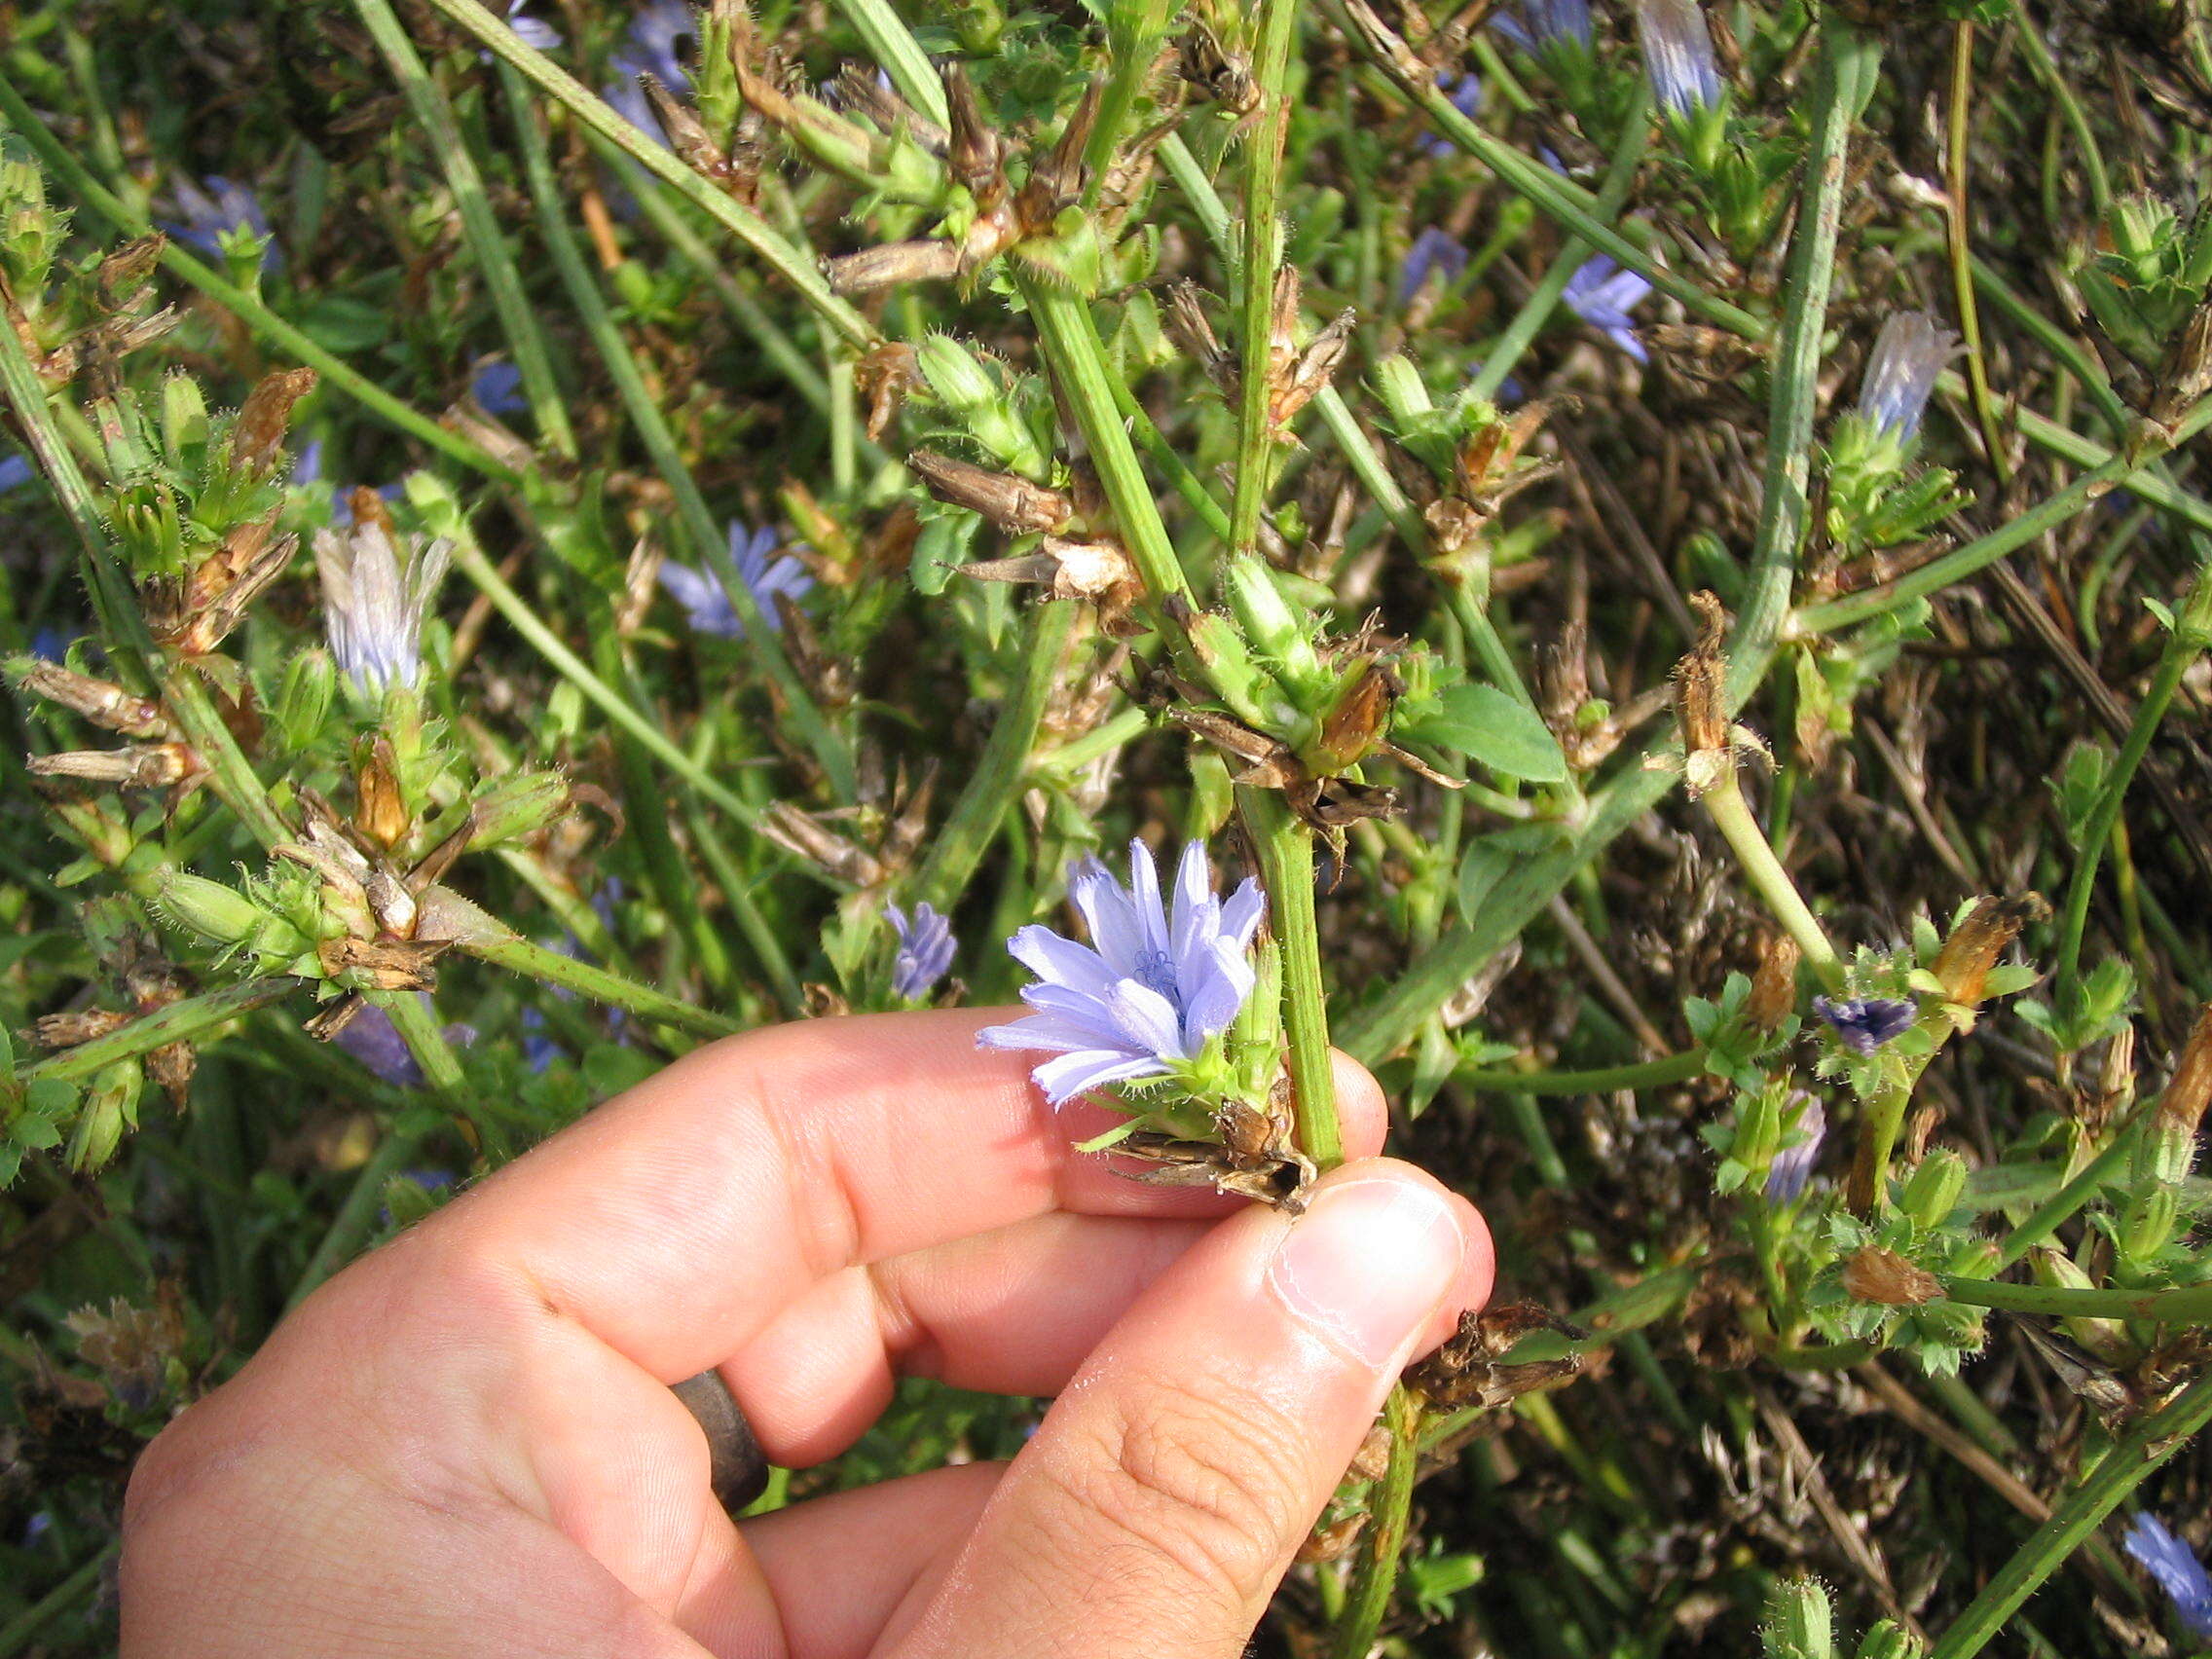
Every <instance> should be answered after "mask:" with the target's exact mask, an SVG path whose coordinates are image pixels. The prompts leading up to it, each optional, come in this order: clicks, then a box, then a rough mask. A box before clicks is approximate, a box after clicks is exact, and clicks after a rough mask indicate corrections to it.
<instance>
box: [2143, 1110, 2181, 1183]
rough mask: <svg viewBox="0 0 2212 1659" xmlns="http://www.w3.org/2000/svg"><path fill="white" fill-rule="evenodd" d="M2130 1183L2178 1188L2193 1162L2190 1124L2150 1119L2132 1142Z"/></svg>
mask: <svg viewBox="0 0 2212 1659" xmlns="http://www.w3.org/2000/svg"><path fill="white" fill-rule="evenodd" d="M2131 1162H2132V1164H2133V1169H2132V1174H2133V1185H2135V1186H2137V1187H2141V1188H2150V1187H2178V1186H2179V1185H2180V1184H2181V1183H2182V1182H2183V1181H2185V1180H2187V1179H2188V1178H2189V1172H2190V1170H2191V1169H2192V1168H2193V1167H2194V1165H2195V1162H2196V1130H2195V1128H2194V1125H2191V1124H2165V1123H2160V1122H2159V1121H2158V1120H2157V1119H2156V1118H2154V1119H2152V1120H2151V1124H2150V1126H2149V1127H2148V1128H2146V1129H2145V1130H2144V1132H2143V1134H2142V1136H2141V1137H2140V1138H2139V1139H2138V1140H2137V1141H2136V1143H2135V1155H2134V1158H2133V1159H2132V1160H2131Z"/></svg>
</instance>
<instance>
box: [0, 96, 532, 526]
mask: <svg viewBox="0 0 2212 1659" xmlns="http://www.w3.org/2000/svg"><path fill="white" fill-rule="evenodd" d="M0 114H5V115H6V116H7V118H8V125H9V127H10V128H11V129H14V130H15V132H16V133H17V134H18V136H20V137H21V138H22V139H23V141H24V142H25V143H27V144H28V145H30V147H31V148H32V149H33V150H34V151H36V152H37V154H38V158H39V162H40V164H41V165H42V166H45V168H46V169H47V171H48V173H49V174H51V175H52V176H54V177H55V178H57V179H59V180H60V181H61V183H62V185H63V186H64V187H65V188H66V189H67V190H68V192H69V194H70V195H71V196H73V197H75V198H76V199H77V201H78V202H80V203H83V204H84V205H85V206H87V207H90V208H91V209H92V211H93V212H94V213H96V214H98V215H99V216H100V217H101V218H103V219H105V220H106V221H107V222H108V223H109V224H110V225H111V226H113V227H114V228H115V229H116V230H117V231H119V232H121V233H122V234H123V235H125V236H128V237H147V236H151V235H153V234H154V226H153V223H152V222H151V221H150V220H149V219H148V218H147V217H146V215H145V214H143V213H141V212H139V211H137V210H136V209H135V208H133V207H131V206H129V205H128V204H127V203H125V202H124V201H123V199H122V198H120V197H118V196H117V195H115V193H114V192H112V191H110V190H109V189H107V187H106V186H104V185H102V184H101V183H100V182H99V180H98V179H96V178H94V177H93V176H92V173H91V171H90V170H88V169H87V168H86V167H85V166H83V165H82V164H80V163H79V162H78V161H77V159H76V158H75V157H74V156H72V155H70V153H69V152H68V150H67V149H66V148H64V147H63V145H62V143H61V141H60V140H59V139H57V138H55V135H54V134H53V133H52V132H51V131H49V130H48V129H47V128H46V125H45V123H43V122H41V121H40V120H39V118H38V117H37V116H36V115H35V114H33V113H32V111H31V107H30V105H28V104H26V103H25V102H24V101H23V99H22V95H21V94H20V93H19V92H17V91H16V89H15V88H14V86H12V85H11V84H10V83H9V81H8V78H7V77H6V76H4V75H0ZM162 265H163V268H164V269H165V270H166V271H168V272H170V273H171V274H172V275H174V276H178V277H181V278H182V279H183V280H184V281H186V282H188V283H190V284H191V285H192V286H193V287H195V288H197V289H199V290H200V292H202V293H203V294H205V295H206V296H207V297H208V298H209V299H210V300H212V301H214V302H215V304H217V305H219V306H221V307H222V308H223V309H224V310H225V311H227V312H229V313H231V314H232V315H233V316H235V317H237V318H238V319H239V320H240V322H242V323H244V324H245V325H246V327H247V328H248V329H250V330H251V331H252V332H253V333H254V334H256V335H258V336H259V337H260V338H261V339H262V340H263V341H264V342H266V343H267V344H268V345H270V346H273V347H275V348H276V350H279V351H281V352H283V353H284V354H285V355H286V356H288V357H290V358H291V359H292V360H293V361H295V362H299V363H304V364H306V365H307V366H308V367H309V368H311V369H313V370H314V371H315V373H317V374H318V375H320V376H321V377H322V378H323V379H324V380H325V381H327V382H329V383H330V384H331V385H332V386H334V387H337V388H338V389H339V390H341V391H343V392H345V393H346V395H347V396H349V397H350V398H352V399H353V400H354V401H355V402H356V403H358V404H360V405H361V407H362V408H364V409H366V410H368V411H369V412H370V413H371V414H373V415H376V416H378V417H379V418H380V419H382V420H384V421H386V422H387V423H389V424H391V425H393V426H395V427H397V428H398V429H399V430H400V431H402V432H405V433H406V434H407V435H408V436H409V437H411V438H414V439H416V440H418V441H419V442H421V443H423V444H424V445H425V446H427V447H428V448H430V449H432V450H435V451H437V452H438V453H439V454H440V455H443V456H445V457H446V458H447V459H449V460H452V461H459V462H460V463H461V465H463V466H465V467H468V468H469V469H470V470H472V471H474V472H476V473H478V474H480V475H481V476H483V477H486V478H490V479H494V480H496V481H498V482H499V483H501V484H509V485H512V484H519V483H521V482H522V475H521V474H520V473H518V472H516V471H515V470H514V468H513V467H511V466H508V465H507V464H506V463H505V462H504V461H498V460H497V459H495V458H494V457H493V455H492V454H491V452H490V451H488V450H486V449H484V448H483V446H481V445H479V444H474V443H471V442H469V440H468V439H466V438H464V437H462V436H461V434H460V433H458V432H451V431H448V430H447V429H446V428H445V427H443V426H441V425H439V424H438V423H437V422H436V421H434V420H432V419H431V418H430V417H428V416H427V415H424V414H423V413H421V412H420V411H419V410H416V409H412V408H410V407H409V406H408V405H407V404H405V403H403V402H401V401H400V400H399V399H398V398H396V397H394V396H392V395H391V393H390V392H388V391H386V390H385V389H384V388H383V387H379V386H377V385H375V384H374V383H372V382H371V381H370V380H368V379H367V377H365V376H363V375H361V374H359V373H358V372H356V371H355V370H354V369H353V368H351V367H350V365H348V364H347V363H346V362H345V360H344V359H342V358H340V357H338V356H337V355H335V354H334V353H332V352H330V351H327V350H324V349H323V348H322V347H320V346H318V345H316V344H315V342H314V341H313V339H311V338H310V337H309V336H308V335H307V334H305V333H303V332H302V331H300V330H299V329H297V328H294V327H293V326H292V325H291V324H290V323H288V322H286V321H285V320H284V319H283V318H282V317H280V316H278V315H277V314H276V313H275V312H274V311H272V310H270V308H269V307H268V305H267V304H265V303H264V302H263V301H262V300H261V299H260V298H258V297H257V296H256V295H253V294H250V293H248V292H247V291H246V290H245V289H243V288H241V287H240V286H239V285H238V284H237V283H235V282H231V281H228V280H226V279H225V278H224V277H222V276H219V275H217V274H216V272H215V271H214V270H213V269H212V268H211V267H209V266H207V265H204V264H203V263H202V262H201V261H200V260H198V259H196V258H194V257H193V256H192V255H191V254H190V253H187V252H186V251H185V250H184V249H182V248H180V247H179V246H177V244H176V243H175V242H170V243H169V244H168V245H167V246H166V247H164V248H163V249H162Z"/></svg>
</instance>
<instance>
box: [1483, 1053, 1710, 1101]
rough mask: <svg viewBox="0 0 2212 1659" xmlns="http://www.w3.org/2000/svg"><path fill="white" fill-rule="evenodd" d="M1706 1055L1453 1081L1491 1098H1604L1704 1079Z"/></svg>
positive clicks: (1489, 1073)
mask: <svg viewBox="0 0 2212 1659" xmlns="http://www.w3.org/2000/svg"><path fill="white" fill-rule="evenodd" d="M1704 1071H1705V1051H1704V1050H1703V1049H1690V1050H1687V1051H1684V1052H1682V1053H1679V1054H1664V1055H1661V1056H1660V1057H1659V1058H1658V1059H1656V1060H1640V1061H1638V1062H1637V1063H1636V1064H1634V1065H1623V1066H1597V1067H1594V1068H1592V1069H1591V1070H1588V1071H1559V1072H1545V1071H1531V1072H1515V1071H1483V1070H1473V1069H1469V1070H1466V1071H1456V1072H1454V1073H1453V1074H1452V1081H1453V1082H1454V1083H1456V1084H1458V1085H1459V1086H1460V1087H1461V1088H1472V1089H1475V1090H1477V1091H1484V1090H1487V1091H1489V1092H1491V1093H1493V1094H1606V1093H1610V1092H1611V1091H1612V1090H1614V1089H1616V1088H1659V1087H1660V1086H1661V1085H1663V1084H1670V1083H1687V1082H1688V1081H1689V1080H1690V1079H1691V1078H1693V1077H1698V1076H1701V1075H1703V1073H1704Z"/></svg>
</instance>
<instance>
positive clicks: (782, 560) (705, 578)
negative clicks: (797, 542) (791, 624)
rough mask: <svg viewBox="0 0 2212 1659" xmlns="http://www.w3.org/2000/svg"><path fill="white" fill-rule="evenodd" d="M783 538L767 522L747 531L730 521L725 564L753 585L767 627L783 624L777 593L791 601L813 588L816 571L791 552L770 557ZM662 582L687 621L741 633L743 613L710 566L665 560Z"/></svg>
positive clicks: (709, 630) (706, 630)
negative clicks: (766, 620)
mask: <svg viewBox="0 0 2212 1659" xmlns="http://www.w3.org/2000/svg"><path fill="white" fill-rule="evenodd" d="M781 539H782V538H781V537H779V536H778V535H776V532H775V531H774V529H773V528H771V527H769V526H765V525H763V526H762V527H761V528H760V529H759V530H757V531H749V530H747V529H746V528H745V526H744V524H743V523H741V522H739V521H737V520H734V519H733V520H732V521H731V522H730V527H729V568H730V570H731V571H733V572H735V574H736V576H737V579H738V580H739V581H741V582H743V583H744V584H745V585H746V586H747V587H748V588H750V589H751V590H752V592H753V597H754V599H755V600H756V601H757V602H758V603H759V606H760V613H761V614H762V615H763V616H765V617H767V619H768V627H769V630H770V631H771V632H779V631H781V630H782V628H783V618H782V617H781V616H780V615H779V614H778V613H777V610H776V596H777V595H778V594H784V595H787V596H788V597H790V598H791V599H793V600H794V601H795V600H799V599H803V598H804V597H805V596H806V595H807V594H808V593H810V592H812V591H813V588H814V577H813V576H811V575H810V574H808V573H807V569H806V567H805V566H804V565H802V564H800V563H799V562H798V560H796V559H794V558H793V557H792V555H790V554H789V553H786V554H783V555H781V556H779V557H777V558H774V559H771V558H769V557H768V555H769V554H771V553H773V552H775V550H776V547H777V545H778V543H779V542H780V540H781ZM660 585H661V586H662V587H664V588H666V589H668V591H669V593H670V594H671V595H672V596H673V597H674V598H675V600H676V603H677V604H679V605H681V606H682V607H683V608H684V610H685V612H686V613H688V615H689V616H690V619H691V626H692V627H693V628H695V629H697V630H698V631H699V632H700V633H702V634H714V635H717V636H719V638H722V639H725V640H742V639H743V638H745V619H744V618H743V617H741V616H739V615H738V613H737V607H736V606H734V605H732V604H731V603H730V598H729V595H728V594H727V593H725V592H723V591H722V584H721V583H720V582H719V581H718V580H717V579H716V578H715V575H714V573H713V572H712V571H703V570H700V569H699V568H698V567H696V566H693V565H680V564H678V563H677V562H676V561H675V560H673V559H670V560H665V561H663V562H662V564H661V568H660Z"/></svg>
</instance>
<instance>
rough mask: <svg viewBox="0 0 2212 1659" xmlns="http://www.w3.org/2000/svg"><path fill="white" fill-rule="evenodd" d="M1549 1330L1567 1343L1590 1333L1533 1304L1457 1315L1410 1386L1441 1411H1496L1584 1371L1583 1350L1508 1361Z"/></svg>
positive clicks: (1416, 1368)
mask: <svg viewBox="0 0 2212 1659" xmlns="http://www.w3.org/2000/svg"><path fill="white" fill-rule="evenodd" d="M1538 1331H1549V1332H1551V1333H1553V1334H1554V1335H1557V1336H1562V1337H1565V1338H1566V1339H1567V1341H1569V1342H1587V1341H1588V1340H1589V1337H1590V1333H1589V1332H1588V1331H1585V1330H1583V1329H1582V1328H1581V1327H1580V1326H1578V1325H1574V1324H1571V1323H1569V1322H1568V1321H1567V1320H1566V1319H1563V1318H1561V1317H1560V1316H1559V1315H1558V1314H1557V1313H1554V1312H1553V1311H1552V1310H1551V1309H1548V1308H1543V1307H1540V1306H1538V1305H1537V1304H1535V1303H1532V1302H1508V1303H1505V1304H1503V1305H1501V1306H1496V1307H1492V1308H1487V1309H1483V1310H1482V1311H1481V1312H1479V1313H1477V1312H1472V1311H1470V1312H1466V1313H1462V1314H1460V1315H1459V1328H1458V1329H1457V1330H1456V1331H1455V1332H1454V1333H1453V1334H1452V1336H1451V1337H1450V1338H1449V1339H1448V1340H1447V1341H1446V1342H1445V1343H1444V1345H1443V1346H1441V1347H1439V1348H1438V1349H1437V1350H1436V1351H1435V1352H1434V1353H1432V1354H1430V1355H1429V1356H1428V1357H1427V1358H1426V1359H1424V1360H1422V1361H1420V1363H1419V1364H1418V1365H1415V1366H1414V1367H1413V1368H1412V1369H1410V1370H1409V1371H1407V1373H1406V1386H1407V1387H1408V1388H1410V1389H1412V1390H1414V1391H1415V1392H1416V1393H1418V1394H1420V1395H1421V1396H1423V1397H1424V1398H1425V1399H1426V1400H1427V1401H1428V1403H1429V1405H1430V1406H1431V1407H1432V1408H1433V1409H1435V1410H1437V1411H1445V1412H1456V1411H1463V1410H1465V1409H1466V1408H1468V1407H1470V1406H1475V1407H1481V1408H1483V1409H1485V1410H1493V1409H1495V1408H1496V1407H1499V1406H1504V1405H1509V1404H1511V1403H1512V1402H1513V1401H1514V1400H1516V1399H1518V1398H1519V1397H1520V1396H1521V1395H1523V1394H1528V1393H1532V1392H1534V1391H1535V1390H1537V1389H1539V1388H1557V1387H1560V1386H1562V1385H1563V1384H1565V1383H1569V1382H1572V1381H1573V1380H1574V1378H1576V1377H1577V1376H1579V1375H1580V1374H1581V1372H1582V1369H1583V1365H1584V1359H1583V1355H1582V1354H1581V1353H1579V1352H1575V1353H1568V1354H1564V1355H1561V1356H1559V1357H1558V1358H1553V1359H1533V1360H1519V1361H1511V1362H1509V1361H1507V1359H1506V1357H1505V1356H1506V1355H1507V1354H1509V1353H1511V1352H1512V1350H1513V1348H1514V1346H1516V1345H1517V1344H1518V1343H1520V1341H1521V1340H1522V1339H1523V1338H1524V1337H1527V1336H1530V1335H1532V1334H1533V1333H1535V1332H1538Z"/></svg>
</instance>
